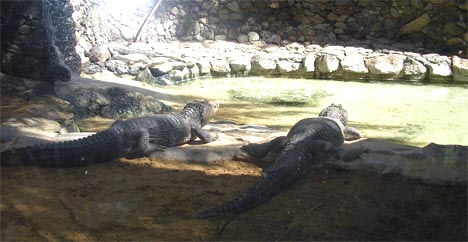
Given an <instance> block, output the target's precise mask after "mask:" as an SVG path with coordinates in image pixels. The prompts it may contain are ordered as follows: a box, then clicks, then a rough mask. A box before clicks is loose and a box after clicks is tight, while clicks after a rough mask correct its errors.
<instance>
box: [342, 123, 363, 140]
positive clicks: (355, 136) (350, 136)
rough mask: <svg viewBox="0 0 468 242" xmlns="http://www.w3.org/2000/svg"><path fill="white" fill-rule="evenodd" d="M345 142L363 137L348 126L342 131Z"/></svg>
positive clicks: (356, 130)
mask: <svg viewBox="0 0 468 242" xmlns="http://www.w3.org/2000/svg"><path fill="white" fill-rule="evenodd" d="M343 133H344V134H345V137H346V140H353V139H359V138H362V137H364V136H363V135H362V134H361V132H359V130H358V129H356V128H354V127H350V126H346V127H345V128H344V130H343Z"/></svg>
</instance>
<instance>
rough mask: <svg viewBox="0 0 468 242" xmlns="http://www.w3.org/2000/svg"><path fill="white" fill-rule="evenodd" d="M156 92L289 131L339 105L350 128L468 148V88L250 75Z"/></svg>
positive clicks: (221, 115)
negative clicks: (208, 102)
mask: <svg viewBox="0 0 468 242" xmlns="http://www.w3.org/2000/svg"><path fill="white" fill-rule="evenodd" d="M157 89H160V91H161V92H165V93H170V94H174V95H177V96H180V97H182V99H192V98H206V99H217V100H218V101H219V102H220V103H221V108H220V110H219V112H218V114H217V115H216V116H215V117H214V119H215V120H232V121H235V122H237V123H245V124H260V125H267V126H270V127H274V128H280V129H284V130H287V129H288V128H289V127H291V125H293V124H294V123H296V122H297V121H298V120H300V119H302V118H306V117H314V116H317V114H318V113H319V112H320V110H321V109H322V108H324V107H325V106H327V105H329V104H331V103H335V104H342V105H343V106H344V107H345V108H346V109H347V110H348V114H349V119H350V124H351V125H353V126H355V127H357V128H359V129H361V130H362V131H363V132H364V133H365V134H366V135H367V136H368V137H373V138H380V139H387V140H390V141H393V142H398V143H405V144H411V145H417V146H424V145H426V144H428V143H431V142H435V143H438V144H461V145H468V123H467V117H468V108H467V106H468V88H467V86H466V85H453V86H448V85H446V86H443V85H428V84H424V85H423V84H414V83H400V82H389V83H384V82H375V83H369V82H343V81H331V80H308V79H283V78H260V77H246V78H225V79H201V80H195V81H191V82H189V83H186V84H182V85H178V86H169V87H159V88H157ZM172 104H173V105H175V106H177V105H182V104H183V102H178V103H172Z"/></svg>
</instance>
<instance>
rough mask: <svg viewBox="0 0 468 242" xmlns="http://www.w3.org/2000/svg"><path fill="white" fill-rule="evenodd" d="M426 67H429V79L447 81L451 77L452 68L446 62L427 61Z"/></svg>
mask: <svg viewBox="0 0 468 242" xmlns="http://www.w3.org/2000/svg"><path fill="white" fill-rule="evenodd" d="M427 68H428V69H429V80H430V81H448V80H450V79H451V78H450V77H451V76H452V70H451V68H450V65H448V64H446V63H437V64H436V63H429V64H428V65H427Z"/></svg>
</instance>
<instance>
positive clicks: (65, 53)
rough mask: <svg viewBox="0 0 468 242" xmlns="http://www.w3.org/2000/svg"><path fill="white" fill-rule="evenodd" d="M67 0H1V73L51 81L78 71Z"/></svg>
mask: <svg viewBox="0 0 468 242" xmlns="http://www.w3.org/2000/svg"><path fill="white" fill-rule="evenodd" d="M67 4H68V1H67V0H60V1H59V0H57V1H48V0H43V1H2V2H1V26H2V28H1V36H2V42H1V57H2V63H1V68H2V72H4V73H6V74H10V75H14V76H19V77H26V78H31V79H35V80H42V81H47V82H54V81H56V80H61V81H67V80H69V79H70V76H71V72H75V73H79V72H80V71H81V60H80V59H79V56H78V55H77V54H76V52H75V51H74V46H75V45H76V44H75V42H74V40H75V38H74V32H75V31H74V23H72V22H69V21H67V20H68V16H70V15H71V13H72V10H71V9H70V6H69V5H67Z"/></svg>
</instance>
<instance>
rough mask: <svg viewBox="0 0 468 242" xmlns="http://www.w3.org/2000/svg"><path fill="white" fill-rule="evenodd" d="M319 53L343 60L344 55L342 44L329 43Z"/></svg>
mask: <svg viewBox="0 0 468 242" xmlns="http://www.w3.org/2000/svg"><path fill="white" fill-rule="evenodd" d="M320 53H323V54H328V55H334V56H336V57H337V58H338V59H340V60H343V58H344V57H345V48H344V47H343V46H336V45H330V46H326V47H324V48H323V49H322V50H321V51H320Z"/></svg>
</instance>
